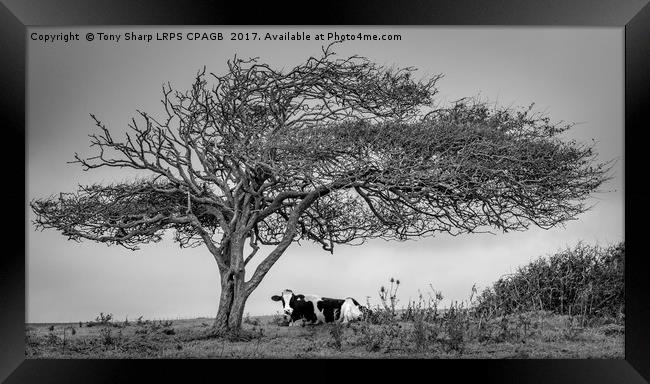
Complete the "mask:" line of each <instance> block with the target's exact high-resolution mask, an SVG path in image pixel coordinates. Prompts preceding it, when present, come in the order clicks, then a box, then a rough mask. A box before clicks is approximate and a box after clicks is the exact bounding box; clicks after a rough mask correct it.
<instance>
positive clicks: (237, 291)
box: [214, 242, 248, 334]
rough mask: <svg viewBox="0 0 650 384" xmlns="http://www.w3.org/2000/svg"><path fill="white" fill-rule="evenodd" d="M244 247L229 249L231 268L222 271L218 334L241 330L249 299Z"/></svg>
mask: <svg viewBox="0 0 650 384" xmlns="http://www.w3.org/2000/svg"><path fill="white" fill-rule="evenodd" d="M243 251H244V250H243V246H241V244H239V242H236V243H231V244H230V247H229V253H230V254H229V255H228V256H229V259H230V260H229V268H228V269H227V270H224V271H221V273H220V275H221V294H220V298H219V309H218V311H217V317H216V319H215V324H214V328H215V331H216V332H217V333H221V334H223V333H232V332H235V333H236V332H239V331H240V330H241V325H242V320H243V316H244V306H245V304H246V299H248V292H247V291H246V285H245V280H244V278H245V272H244V268H243Z"/></svg>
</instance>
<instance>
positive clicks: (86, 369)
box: [0, 0, 650, 383]
mask: <svg viewBox="0 0 650 384" xmlns="http://www.w3.org/2000/svg"><path fill="white" fill-rule="evenodd" d="M2 2H3V4H0V57H1V59H0V66H2V71H1V77H0V79H1V83H0V89H2V93H1V96H0V97H1V100H2V123H1V124H2V125H1V126H2V127H3V128H4V139H5V149H4V150H3V152H4V154H5V156H4V158H5V164H4V165H5V167H3V170H4V172H3V174H4V176H5V180H6V182H5V183H3V184H4V186H3V188H2V189H3V193H4V195H5V197H4V199H3V202H4V204H3V207H4V208H5V212H4V216H5V220H3V222H4V224H5V225H6V226H7V227H6V229H7V230H6V231H3V233H4V238H5V241H4V244H5V247H4V251H3V252H2V254H3V255H2V257H1V258H0V260H2V261H1V262H2V266H1V267H0V380H5V379H6V382H7V383H24V382H38V383H46V382H94V383H98V382H125V381H127V382H130V381H143V380H145V382H146V381H153V380H161V379H163V381H178V380H183V381H185V380H186V379H187V378H188V375H189V372H190V371H191V372H192V374H197V373H198V374H200V375H202V376H203V378H204V379H207V380H210V381H215V380H224V379H226V377H224V376H221V373H219V372H221V371H220V370H222V369H228V370H231V369H232V370H240V369H243V370H245V374H246V378H247V379H250V375H251V374H253V373H256V374H259V375H260V376H262V377H264V376H265V375H266V376H268V377H269V378H273V377H275V376H278V377H279V375H280V373H281V371H282V369H281V367H280V366H278V364H279V363H278V362H277V361H273V360H267V361H259V362H245V361H215V360H202V361H187V360H179V361H161V360H157V361H141V360H136V361H134V360H121V361H113V360H25V353H24V349H25V348H24V341H25V336H24V332H25V279H26V274H25V241H24V240H25V237H26V233H27V232H26V231H27V228H28V227H27V222H26V220H27V219H26V218H27V201H26V200H27V198H26V190H25V183H22V184H21V183H20V182H19V181H18V180H24V181H26V171H25V167H23V168H21V167H20V166H19V164H16V163H18V162H19V160H20V159H24V160H25V162H26V161H27V159H26V156H25V146H24V145H20V143H25V137H26V135H25V133H26V132H25V105H26V104H25V103H26V102H25V74H26V71H25V65H26V42H27V36H26V35H27V33H26V28H27V27H28V26H41V25H42V26H65V25H70V26H80V25H85V26H88V25H174V24H179V25H214V24H217V25H218V24H221V25H253V24H261V25H327V24H335V25H459V26H464V25H505V26H507V25H511V26H512V25H520V26H618V27H621V28H625V57H624V60H625V149H624V151H625V158H624V163H625V169H626V170H627V169H632V172H627V171H626V172H625V174H626V175H644V174H645V172H644V169H643V168H641V169H639V172H638V173H637V172H635V168H640V167H643V165H645V164H647V160H646V159H645V158H644V157H643V152H642V147H641V146H642V145H644V143H643V140H641V139H640V137H641V135H642V133H643V132H644V128H646V127H647V121H646V119H644V118H645V117H646V116H645V114H644V112H645V111H646V110H647V107H648V106H650V71H649V70H648V69H649V68H650V49H649V47H650V45H649V41H650V39H649V37H650V5H648V0H572V1H567V0H536V1H530V2H521V1H517V0H490V1H474V0H436V1H429V2H423V1H419V2H416V1H411V2H389V1H373V2H369V1H355V2H346V3H343V2H342V3H340V4H336V3H324V2H323V3H317V4H311V5H309V4H307V3H304V2H303V3H298V2H296V3H290V2H282V3H280V2H266V3H265V4H260V5H254V4H251V3H248V2H239V3H236V4H233V3H230V4H227V3H225V2H224V3H216V2H208V1H200V0H193V1H153V0H144V1H127V0H122V1H100V0H87V1H74V0H58V1H48V0H38V1H37V0H31V1H27V0H11V1H7V0H2ZM314 5H316V6H317V8H318V9H317V10H313V6H314ZM310 9H311V10H310ZM289 10H293V13H292V12H289ZM628 167H631V168H628ZM644 168H645V167H644ZM642 179H643V177H634V176H632V177H625V178H624V183H625V184H624V185H625V187H624V188H625V239H626V251H627V255H626V272H625V295H626V306H625V308H626V318H625V330H626V332H625V359H624V360H480V361H477V360H444V361H442V360H426V361H410V360H409V361H401V362H400V363H401V364H400V365H401V366H400V367H399V369H393V368H392V367H391V365H392V364H391V363H388V364H389V365H385V364H387V362H386V361H381V363H380V364H381V368H379V367H378V366H377V365H378V364H376V363H377V361H375V362H374V363H375V365H374V366H373V367H371V366H370V365H369V362H368V361H359V362H352V363H351V362H349V361H346V362H342V361H340V362H337V363H335V364H331V367H329V366H330V364H328V368H326V369H324V368H323V365H322V364H323V362H321V361H304V362H301V363H300V367H301V368H300V370H301V371H312V372H316V376H322V377H323V378H325V379H327V375H336V374H337V372H341V371H342V370H345V369H346V368H343V367H341V366H344V367H347V368H349V369H353V370H354V371H356V372H358V373H361V374H364V375H365V374H366V372H368V371H370V370H377V369H378V368H379V369H380V371H379V372H380V373H381V375H382V377H383V378H384V379H391V378H394V379H395V380H403V379H406V380H412V379H411V377H413V378H414V377H415V376H414V375H415V373H416V372H419V373H421V372H425V371H427V372H431V373H430V375H431V376H428V375H427V376H425V378H427V379H433V378H438V377H441V375H442V374H449V373H451V374H452V377H453V378H454V381H458V380H460V381H466V380H468V379H469V380H472V381H473V382H476V381H477V380H480V382H498V383H509V382H513V383H514V382H540V383H541V382H545V383H546V382H548V383H551V382H552V383H582V382H585V383H643V382H646V380H650V326H649V325H650V298H649V295H650V279H649V278H647V277H646V274H647V271H648V269H647V268H645V263H644V257H645V255H644V253H643V249H642V244H641V241H640V240H641V238H642V237H641V236H642V233H641V231H643V228H644V227H643V226H640V225H635V223H636V222H637V220H638V219H640V218H641V217H642V215H643V213H644V212H645V208H643V209H641V208H640V207H645V206H646V205H645V204H644V202H643V200H642V199H643V197H644V195H645V194H646V192H645V190H644V188H643V185H642V183H643V180H642ZM21 199H22V200H21ZM18 201H23V202H24V203H25V204H24V205H21V204H18V203H17V202H18ZM7 209H8V212H6V210H7ZM20 215H23V216H24V217H25V226H24V227H20V226H19V225H16V223H15V222H13V221H12V220H11V219H12V218H14V217H19V216H20ZM21 238H22V239H23V241H22V242H21V241H19V239H21ZM370 363H372V362H370ZM290 364H291V366H294V365H296V364H293V363H290ZM334 366H336V367H334ZM246 367H249V368H246ZM339 370H341V371H339ZM233 372H235V371H233ZM318 372H320V373H318ZM303 374H304V373H303ZM391 376H393V377H391ZM283 378H285V377H283ZM285 379H286V378H285ZM289 379H291V378H289ZM331 379H334V378H331ZM418 380H419V379H418Z"/></svg>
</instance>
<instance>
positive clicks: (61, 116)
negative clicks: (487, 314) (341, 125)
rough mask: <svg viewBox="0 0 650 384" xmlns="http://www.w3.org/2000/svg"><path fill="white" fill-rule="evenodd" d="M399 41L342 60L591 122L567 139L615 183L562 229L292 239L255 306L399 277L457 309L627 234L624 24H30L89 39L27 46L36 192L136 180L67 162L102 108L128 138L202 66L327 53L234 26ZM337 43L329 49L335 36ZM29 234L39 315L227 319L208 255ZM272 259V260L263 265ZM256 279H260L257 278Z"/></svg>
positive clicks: (372, 288) (31, 179)
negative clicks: (511, 276) (588, 150)
mask: <svg viewBox="0 0 650 384" xmlns="http://www.w3.org/2000/svg"><path fill="white" fill-rule="evenodd" d="M129 31H133V32H135V33H151V34H154V38H155V34H156V32H159V33H162V32H182V33H183V34H184V36H183V37H184V39H183V40H182V41H155V40H154V41H152V42H150V43H144V42H139V41H123V40H124V37H122V39H121V40H120V41H119V42H117V43H116V42H111V41H97V40H95V41H93V42H87V41H86V39H85V37H84V36H85V35H86V33H88V32H94V33H96V32H107V33H124V32H129ZM189 31H199V32H222V33H224V37H225V39H224V40H223V41H202V42H201V41H187V39H186V38H185V37H186V36H185V33H186V32H189ZM285 31H305V32H307V33H310V34H311V35H312V36H313V35H315V34H317V33H325V34H326V33H327V32H333V31H336V32H338V33H356V32H363V33H370V32H372V33H374V32H376V33H391V34H393V33H399V34H401V36H402V40H401V41H377V42H359V41H351V42H346V43H343V44H340V45H339V46H338V48H337V49H336V51H337V53H338V55H340V56H347V55H350V54H360V55H363V56H367V57H369V58H370V59H372V60H374V61H376V62H378V63H380V64H385V65H397V66H413V67H416V68H418V69H419V71H418V75H419V76H428V75H435V74H438V73H443V74H444V78H443V79H442V80H441V81H439V82H438V88H439V94H438V97H439V100H441V101H443V102H444V101H450V100H454V99H458V98H460V97H464V96H474V95H480V97H482V98H483V99H487V100H490V101H494V102H497V103H498V104H500V105H504V106H518V105H521V106H526V105H528V104H530V103H532V102H535V103H536V110H539V111H546V112H547V113H548V115H549V116H550V117H551V118H552V119H553V120H555V121H567V122H576V123H579V124H578V125H577V126H575V127H574V128H573V129H572V130H571V131H570V133H569V134H568V135H567V136H568V137H570V138H575V139H578V140H580V141H591V140H592V139H594V140H595V141H596V148H597V151H598V153H599V155H600V159H601V160H608V159H618V162H617V164H616V166H615V168H614V170H613V171H614V178H613V179H612V180H611V181H610V182H608V183H607V184H606V185H604V186H603V188H602V189H603V192H602V193H598V194H596V195H595V196H594V197H595V198H594V199H593V201H592V202H594V203H597V204H596V206H595V207H594V208H593V209H592V210H591V211H589V212H587V213H585V214H582V215H581V216H579V217H578V220H575V221H572V222H569V223H567V224H566V226H565V227H558V228H555V229H552V230H541V229H537V228H534V229H531V230H529V231H527V232H520V233H508V234H497V235H490V234H477V235H465V236H458V237H451V236H445V235H439V236H436V237H434V238H427V239H422V240H413V241H407V242H386V241H383V240H376V241H370V242H368V243H366V244H365V245H364V246H362V247H346V246H339V247H338V248H335V251H334V254H333V255H331V254H329V253H326V252H324V251H322V250H321V249H320V248H319V247H318V246H316V245H311V244H308V243H303V245H302V246H298V245H297V244H294V245H292V246H291V247H290V248H289V249H288V250H287V252H286V253H285V255H284V256H283V257H282V258H281V259H280V260H279V261H278V262H277V263H276V264H275V266H274V267H273V268H272V269H271V271H270V272H269V273H268V275H267V276H266V278H265V280H264V281H263V282H262V284H260V286H259V287H258V289H257V290H256V291H255V292H254V293H253V294H252V295H251V297H250V298H249V300H248V302H247V304H246V310H245V312H249V313H250V314H251V315H262V314H274V313H276V311H279V310H280V306H279V304H278V303H277V302H272V301H271V300H270V297H271V296H272V295H274V294H278V293H279V292H280V291H281V290H283V289H285V288H289V289H293V290H294V291H296V292H300V293H315V294H320V295H322V296H328V297H341V298H344V297H347V296H353V297H355V298H356V299H357V300H359V301H362V302H365V301H366V297H367V296H370V298H371V303H377V291H378V289H379V287H380V286H381V285H384V284H386V283H387V282H388V279H389V278H390V277H395V278H398V279H400V280H401V282H402V284H401V287H400V291H399V298H400V299H401V302H400V304H406V302H407V301H408V299H409V298H416V297H417V294H418V290H421V291H422V292H426V291H427V290H428V287H429V284H431V285H433V287H435V289H437V290H440V291H442V293H443V295H444V296H445V298H446V300H445V301H446V302H448V300H463V299H466V298H467V297H468V296H469V293H470V290H471V287H472V285H473V284H475V283H476V284H477V285H478V287H479V289H481V288H484V287H486V286H488V285H489V284H490V283H491V282H493V281H494V280H496V279H497V278H499V276H501V275H503V274H506V273H510V272H513V271H515V270H516V268H517V267H518V266H521V265H523V264H526V263H527V262H529V261H531V260H533V259H535V258H536V257H538V256H541V255H548V254H550V253H553V252H555V251H557V250H560V249H564V248H566V247H567V246H573V245H575V244H576V243H577V242H578V241H580V240H583V241H584V242H586V243H590V244H600V245H608V244H612V243H615V242H618V241H621V240H623V230H624V228H623V212H624V211H623V187H622V185H623V121H624V116H623V91H624V88H623V49H624V45H623V43H624V40H623V37H624V36H623V29H622V28H618V27H617V28H490V27H481V28H478V27H477V28H441V27H427V28H402V27H399V28H398V27H395V28H392V27H391V28H384V29H373V28H365V27H364V28H357V27H355V28H349V27H345V28H344V27H340V28H331V27H317V28H282V27H264V28H257V27H255V28H254V27H227V28H212V27H206V28H192V29H181V28H174V27H164V28H158V27H155V28H154V27H152V28H139V29H134V28H96V27H93V28H78V29H69V28H45V27H39V28H30V29H29V32H30V33H31V32H36V33H41V34H47V33H49V34H57V33H68V32H74V33H79V36H80V38H81V41H75V42H69V43H64V42H57V43H55V44H45V43H43V42H42V41H32V40H31V39H28V85H27V91H28V113H27V191H28V193H27V198H28V200H31V199H33V198H42V197H47V196H49V195H51V194H58V193H59V192H70V191H74V190H76V186H77V184H88V183H95V182H106V183H108V182H111V181H114V180H128V179H129V177H130V176H131V174H130V173H128V172H122V173H120V172H118V171H117V170H96V171H92V172H83V171H82V170H81V168H80V167H79V166H77V165H75V164H67V163H66V162H67V161H70V160H72V159H73V155H74V153H75V152H79V153H80V154H82V155H84V154H85V155H90V154H92V152H90V150H89V149H88V136H87V135H88V134H90V133H92V132H94V125H93V122H92V120H91V119H90V117H89V114H90V113H94V114H96V115H97V117H98V118H100V119H101V120H102V121H103V122H104V123H106V125H107V126H108V127H109V129H111V132H113V136H114V137H120V134H119V133H122V132H124V130H125V127H126V124H127V123H128V120H129V119H130V118H131V117H132V116H135V111H136V109H140V110H144V111H147V112H149V113H150V114H152V115H154V116H156V115H160V114H161V111H162V105H161V103H160V99H161V95H162V94H161V86H162V84H163V83H166V82H168V81H169V82H170V83H171V84H172V86H174V87H175V88H177V89H186V88H188V87H189V86H190V85H191V82H192V80H193V77H194V75H195V74H196V72H197V70H198V69H200V68H202V67H203V66H204V65H205V66H206V67H207V69H208V71H211V72H215V73H220V72H223V71H224V69H225V61H226V59H228V58H232V56H233V55H234V54H237V55H238V56H239V57H251V56H259V57H260V60H261V61H262V62H265V63H268V64H270V65H272V66H273V67H277V68H287V69H288V68H290V67H292V66H294V65H296V64H299V63H300V62H302V61H304V60H305V59H307V58H308V57H309V56H312V55H318V54H319V52H320V49H321V45H323V42H321V41H300V42H296V41H291V42H287V41H239V42H238V41H230V40H229V38H230V32H243V33H245V32H258V33H260V34H264V33H266V32H271V33H276V34H277V33H278V32H285ZM325 43H327V42H325ZM27 217H28V219H29V220H28V222H27V223H26V233H27V242H28V244H27V255H26V258H27V261H26V267H27V271H26V273H27V322H60V321H80V320H89V319H92V318H94V317H95V316H97V315H98V314H99V312H104V313H113V314H114V315H115V316H116V317H117V318H118V319H123V318H124V317H125V316H128V317H129V318H130V319H132V318H136V317H138V316H140V315H143V316H144V317H145V318H156V319H159V318H172V319H173V318H178V317H181V318H188V317H189V318H192V317H198V316H213V315H215V314H216V311H217V301H218V293H219V275H218V273H217V266H216V264H215V262H214V259H213V258H212V256H211V255H210V253H209V252H208V251H207V249H205V248H195V249H187V250H181V249H180V248H179V247H178V245H177V244H176V243H174V242H172V241H171V236H170V237H168V239H167V241H163V242H161V243H158V244H153V245H145V246H143V247H142V249H141V250H139V251H135V252H133V251H129V250H125V249H122V248H119V247H115V246H112V247H107V246H106V245H104V244H97V243H92V242H82V243H75V242H70V241H67V240H66V238H65V237H64V236H62V235H61V234H60V233H59V232H56V231H54V230H47V231H44V232H38V231H35V230H34V228H33V225H32V224H31V220H32V219H33V218H34V216H33V214H32V213H31V212H30V211H29V209H28V213H27ZM258 257H260V256H258ZM249 276H250V274H249Z"/></svg>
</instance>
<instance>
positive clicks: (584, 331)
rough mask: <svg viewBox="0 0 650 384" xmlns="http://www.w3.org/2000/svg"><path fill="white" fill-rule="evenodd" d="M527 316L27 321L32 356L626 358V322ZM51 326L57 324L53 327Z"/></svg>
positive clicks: (537, 314) (540, 314)
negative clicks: (221, 330)
mask: <svg viewBox="0 0 650 384" xmlns="http://www.w3.org/2000/svg"><path fill="white" fill-rule="evenodd" d="M521 316H522V319H525V320H519V319H518V317H515V316H513V317H496V318H494V319H490V320H489V321H486V322H484V323H483V324H481V325H479V324H478V322H477V321H476V319H469V321H468V322H467V323H463V321H462V320H459V319H457V318H456V319H455V322H446V321H445V322H441V323H439V324H438V323H431V322H421V323H418V322H412V321H402V320H395V321H394V322H392V323H382V324H371V323H369V322H366V321H363V322H358V323H352V324H349V325H347V326H346V325H341V324H336V325H331V324H326V325H318V326H305V327H287V326H282V325H277V324H276V323H275V322H274V318H273V316H261V317H254V318H253V319H255V320H257V322H258V323H259V325H251V324H244V325H243V329H244V331H245V332H246V333H247V334H249V335H254V336H253V337H250V338H247V339H243V340H234V339H233V340H229V339H227V338H206V337H203V335H204V334H205V332H206V331H207V330H208V328H209V325H204V324H206V323H210V321H209V320H207V319H191V320H175V321H174V322H173V325H172V327H173V330H174V332H173V333H166V332H164V330H165V329H169V328H165V327H155V326H149V325H147V326H144V325H140V326H138V325H136V324H134V323H133V322H132V323H131V324H129V325H127V326H125V327H120V328H118V327H111V326H94V327H82V328H79V327H78V326H76V327H75V329H76V332H75V334H74V335H73V334H72V333H71V332H70V330H69V328H67V331H66V336H65V344H64V343H63V334H64V330H65V329H66V327H70V326H75V324H39V325H29V326H28V327H27V332H26V357H27V358H37V359H38V358H118V359H119V358H242V357H243V358H403V357H409V358H459V357H461V358H469V359H471V358H480V359H483V358H607V359H611V358H614V359H616V358H621V359H622V358H623V341H624V333H623V327H622V326H621V325H617V324H615V323H604V324H600V325H594V326H592V327H588V328H581V327H577V326H576V324H577V321H576V320H575V318H571V317H570V316H568V315H556V314H552V313H548V312H543V311H538V312H527V313H522V314H521ZM441 318H442V317H441ZM504 319H506V320H504ZM418 324H420V325H418ZM525 324H528V325H527V326H526V325H525ZM51 325H53V326H54V329H53V331H50V330H48V327H50V326H51ZM418 327H426V328H427V330H423V328H418ZM466 327H467V328H466ZM143 329H145V330H146V331H145V332H142V330H143Z"/></svg>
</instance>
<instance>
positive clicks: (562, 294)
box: [476, 242, 625, 322]
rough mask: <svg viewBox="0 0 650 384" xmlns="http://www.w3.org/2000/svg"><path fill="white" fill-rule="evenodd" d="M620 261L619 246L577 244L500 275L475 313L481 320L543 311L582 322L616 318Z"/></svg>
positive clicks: (620, 297) (622, 251)
mask: <svg viewBox="0 0 650 384" xmlns="http://www.w3.org/2000/svg"><path fill="white" fill-rule="evenodd" d="M624 257H625V243H624V242H621V243H619V244H616V245H612V246H609V247H606V248H602V247H599V246H589V245H583V244H582V243H579V244H578V245H576V246H575V247H574V248H573V249H566V250H564V251H561V252H558V253H556V254H554V255H552V256H550V257H548V258H539V259H537V260H535V261H533V262H531V263H529V264H528V265H526V266H524V267H520V268H519V269H518V270H517V272H515V273H513V274H511V275H507V276H504V277H501V278H500V279H499V280H497V281H496V282H495V283H494V284H493V285H492V287H489V288H487V289H485V290H484V291H483V292H482V293H481V295H480V296H479V297H478V303H477V306H476V310H477V312H479V313H480V314H483V315H487V316H494V315H504V314H513V313H518V312H523V311H535V310H543V311H551V312H554V313H557V314H562V315H569V316H573V315H577V316H580V317H581V321H582V322H584V321H585V319H588V318H592V317H603V316H609V317H618V318H620V317H621V314H622V313H623V310H624V296H623V294H624V285H623V276H624Z"/></svg>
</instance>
